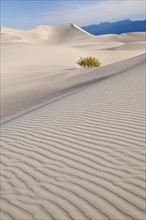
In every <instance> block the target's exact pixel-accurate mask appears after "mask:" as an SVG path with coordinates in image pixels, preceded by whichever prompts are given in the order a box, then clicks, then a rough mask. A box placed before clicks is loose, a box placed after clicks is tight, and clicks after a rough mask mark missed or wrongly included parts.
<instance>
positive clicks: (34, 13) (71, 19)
mask: <svg viewBox="0 0 146 220" xmlns="http://www.w3.org/2000/svg"><path fill="white" fill-rule="evenodd" d="M145 4H146V3H145V0H115V1H110V0H106V1H105V0H102V1H98V0H96V1H95V0H94V1H92V0H86V1H85V0H80V1H78V0H64V1H62V0H52V1H50V0H1V26H6V27H11V28H20V29H29V28H33V27H35V26H37V25H42V24H43V25H60V24H66V23H75V24H76V25H78V26H84V25H88V24H98V23H100V22H105V21H109V22H110V21H111V22H112V21H118V20H123V19H127V18H128V19H132V20H139V19H141V20H144V19H146V18H145Z"/></svg>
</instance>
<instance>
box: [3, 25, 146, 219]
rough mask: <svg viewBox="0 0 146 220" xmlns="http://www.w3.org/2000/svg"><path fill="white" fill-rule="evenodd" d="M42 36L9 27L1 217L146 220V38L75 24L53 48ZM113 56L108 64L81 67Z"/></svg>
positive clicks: (5, 36)
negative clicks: (83, 60)
mask: <svg viewBox="0 0 146 220" xmlns="http://www.w3.org/2000/svg"><path fill="white" fill-rule="evenodd" d="M38 29H41V31H38ZM46 29H47V31H48V29H49V30H51V31H52V32H51V33H52V34H54V35H55V36H56V35H57V33H58V35H59V32H58V27H56V29H55V27H54V29H53V30H54V32H53V30H52V28H50V27H48V28H46V27H45V30H46ZM72 29H73V30H74V31H72ZM34 30H35V31H34ZM34 30H33V31H24V32H23V31H22V32H23V34H22V32H21V31H20V32H19V31H15V30H14V31H13V30H9V29H2V36H3V39H2V40H3V43H2V94H1V99H2V101H1V103H2V118H1V124H2V125H1V147H2V148H1V219H2V220H6V219H7V220H8V219H9V220H10V219H11V220H12V219H15V220H24V219H25V220H31V219H35V220H53V219H56V220H61V219H62V220H70V219H72V220H73V219H75V220H89V219H94V220H104V219H111V220H131V219H135V220H144V219H145V211H146V207H145V199H146V196H145V190H146V187H145V156H146V155H145V58H146V54H144V52H145V51H144V49H143V47H142V46H140V49H138V45H139V44H141V45H144V43H143V40H144V38H143V36H144V33H140V34H138V33H133V34H127V35H126V36H125V35H120V36H114V37H113V36H111V35H110V36H103V38H102V36H99V37H94V36H92V35H88V34H87V33H85V32H83V31H82V30H80V29H79V28H78V27H76V26H74V25H72V24H71V25H66V26H62V27H60V30H61V34H60V35H59V36H56V39H55V41H56V43H55V41H54V42H53V43H54V45H52V44H53V43H50V42H51V40H48V37H47V34H46V32H45V34H43V32H42V26H41V27H38V28H36V29H34ZM43 30H44V27H43ZM37 31H38V32H37ZM64 31H66V32H65V35H64V34H63V33H64ZM17 32H18V33H17ZM72 32H73V33H74V36H73V37H71V38H70V35H72V34H70V33H72ZM10 33H11V36H10ZM24 33H25V34H24ZM34 33H35V34H34ZM38 33H39V34H38ZM67 33H68V35H67ZM34 35H35V36H36V39H39V42H37V40H35V41H33V40H32V39H33V38H34ZM42 35H43V38H44V37H45V40H40V38H41V39H42ZM54 35H53V36H54ZM66 35H67V36H66ZM40 36H41V37H40ZM61 36H62V38H61ZM18 38H19V39H18ZM30 38H31V40H30ZM60 38H61V40H59V39H60ZM65 38H67V39H65ZM98 38H99V39H100V41H99V39H98ZM117 38H118V39H120V40H119V41H118V40H117ZM130 38H131V42H130ZM10 39H11V40H10ZM49 39H50V32H49ZM51 39H52V41H53V38H51ZM64 39H65V40H64ZM102 39H103V42H101V41H102ZM105 39H106V40H105ZM112 39H113V41H112ZM115 39H116V40H115ZM121 39H122V40H123V39H124V40H125V41H124V40H123V41H122V40H121ZM14 41H15V42H14ZM17 41H18V42H17ZM20 41H23V43H22V42H20ZM24 41H25V43H24ZM40 41H42V42H40ZM59 41H60V42H59ZM83 41H84V42H83ZM127 42H128V43H127ZM48 44H51V45H48ZM83 45H84V46H83ZM93 45H95V48H94V47H93ZM90 46H91V47H90ZM96 47H98V48H100V49H96ZM118 47H119V50H118ZM32 48H33V49H32ZM101 48H102V49H101ZM127 48H129V49H128V50H127ZM47 50H48V51H47ZM116 50H117V51H118V53H119V57H118V59H117V60H116V61H120V62H116V61H115V60H114V57H115V56H116V55H114V53H115V52H116ZM22 51H23V52H24V53H21V52H22ZM36 51H38V53H36ZM108 51H109V52H110V53H111V55H107V60H108V62H109V63H110V65H107V64H108V62H107V63H106V65H105V66H102V67H101V68H97V69H79V68H77V66H76V64H74V61H75V60H76V58H77V57H76V56H77V55H78V56H80V55H81V53H83V55H88V53H89V55H95V53H97V52H98V54H99V56H100V54H102V52H103V54H102V55H104V53H105V54H106V53H107V52H108ZM121 51H124V53H125V60H124V59H123V57H122V55H121V57H120V53H121ZM28 52H29V53H28ZM53 52H55V53H56V56H55V55H54V54H53ZM118 53H117V54H118ZM40 54H41V55H40ZM127 54H128V55H127ZM139 54H141V55H139ZM32 55H33V56H32ZM47 55H48V57H49V59H48V63H47V59H46V56H47ZM51 55H52V56H53V57H54V59H56V62H55V61H54V63H52V60H53V57H52V56H51ZM137 55H138V56H137ZM134 56H135V57H134ZM51 57H52V60H50V59H51ZM130 57H131V58H130ZM19 58H20V59H19ZM43 58H44V59H46V60H45V61H44V59H43ZM128 58H130V59H128ZM110 59H111V61H112V62H110ZM122 60H123V61H122ZM19 61H20V62H19ZM59 62H60V63H59Z"/></svg>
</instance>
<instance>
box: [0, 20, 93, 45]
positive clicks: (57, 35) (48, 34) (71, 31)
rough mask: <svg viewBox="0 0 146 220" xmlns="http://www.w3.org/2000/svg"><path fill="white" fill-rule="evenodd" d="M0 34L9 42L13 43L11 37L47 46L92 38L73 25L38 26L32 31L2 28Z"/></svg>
mask: <svg viewBox="0 0 146 220" xmlns="http://www.w3.org/2000/svg"><path fill="white" fill-rule="evenodd" d="M1 33H2V34H5V35H8V36H9V41H10V42H13V37H15V38H16V37H17V38H19V39H21V40H25V41H26V42H28V43H38V42H41V43H48V44H53V43H55V44H60V43H63V42H66V41H69V40H71V39H73V40H77V39H80V38H85V37H89V36H92V35H91V34H89V33H87V32H86V31H84V30H82V29H80V28H79V27H78V26H76V25H74V24H67V25H63V26H45V25H40V26H38V27H36V28H34V29H32V30H15V29H10V28H5V27H2V30H1ZM10 36H11V37H12V41H11V39H10ZM19 39H18V42H19ZM5 40H6V41H7V37H5V38H4V37H3V42H5Z"/></svg>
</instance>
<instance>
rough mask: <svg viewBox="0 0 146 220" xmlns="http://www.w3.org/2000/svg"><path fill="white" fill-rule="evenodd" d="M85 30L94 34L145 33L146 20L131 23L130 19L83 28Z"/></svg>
mask: <svg viewBox="0 0 146 220" xmlns="http://www.w3.org/2000/svg"><path fill="white" fill-rule="evenodd" d="M82 29H83V30H85V31H87V32H89V33H91V34H94V35H101V34H122V33H128V32H143V31H146V20H143V21H131V20H129V19H127V20H123V21H117V22H113V23H109V22H104V23H100V24H97V25H96V24H93V25H89V26H84V27H82Z"/></svg>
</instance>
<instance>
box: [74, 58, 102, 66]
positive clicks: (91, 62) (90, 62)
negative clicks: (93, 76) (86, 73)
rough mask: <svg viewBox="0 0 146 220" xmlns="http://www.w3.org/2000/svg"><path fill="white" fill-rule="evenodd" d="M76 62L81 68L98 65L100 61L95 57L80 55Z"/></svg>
mask: <svg viewBox="0 0 146 220" xmlns="http://www.w3.org/2000/svg"><path fill="white" fill-rule="evenodd" d="M77 64H78V65H79V66H80V67H83V68H92V67H99V66H100V65H101V62H100V61H99V60H98V59H97V58H95V57H80V59H79V60H78V62H77Z"/></svg>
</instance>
